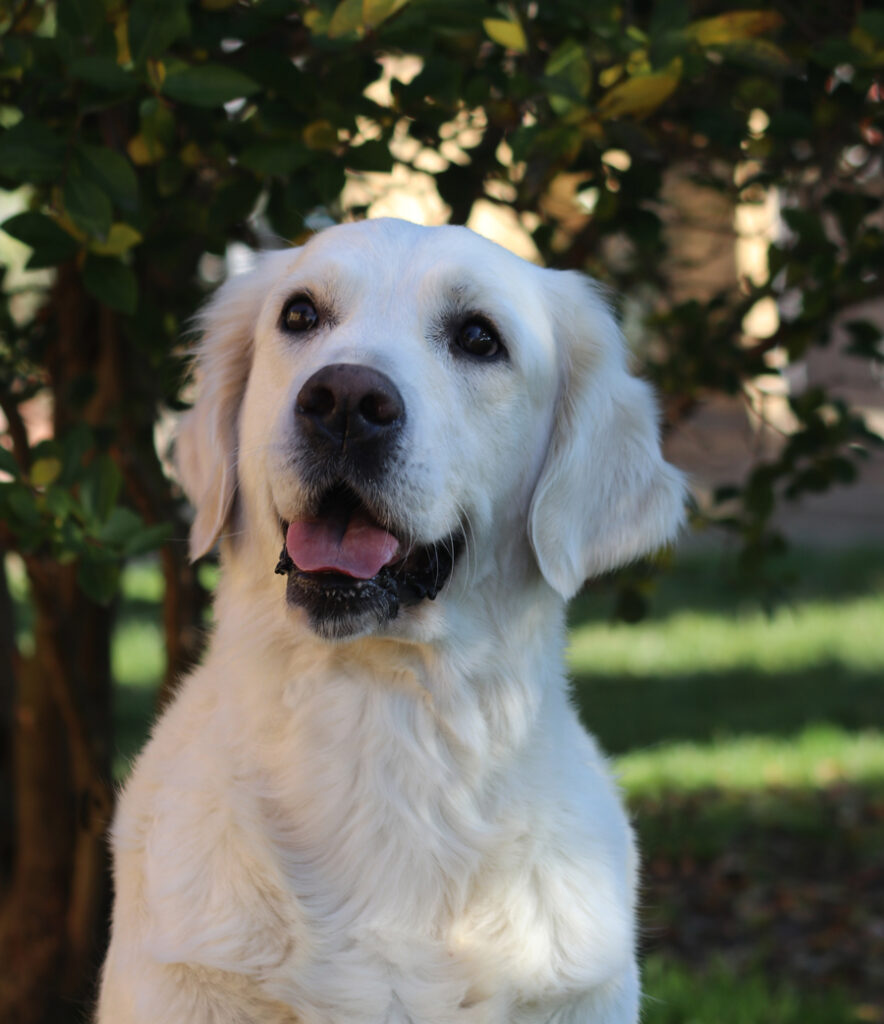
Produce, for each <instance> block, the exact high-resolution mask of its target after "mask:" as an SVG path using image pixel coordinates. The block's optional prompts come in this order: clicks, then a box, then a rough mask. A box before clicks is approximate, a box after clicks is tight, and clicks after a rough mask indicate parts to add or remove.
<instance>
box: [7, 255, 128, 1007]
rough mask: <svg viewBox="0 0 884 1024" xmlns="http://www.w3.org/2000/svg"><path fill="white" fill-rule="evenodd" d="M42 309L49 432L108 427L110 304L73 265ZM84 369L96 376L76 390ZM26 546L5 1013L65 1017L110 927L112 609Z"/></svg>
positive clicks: (113, 342) (116, 389)
mask: <svg viewBox="0 0 884 1024" xmlns="http://www.w3.org/2000/svg"><path fill="white" fill-rule="evenodd" d="M47 311H48V313H49V315H50V316H51V317H52V320H53V325H54V330H52V331H51V332H50V334H49V339H48V350H47V352H46V365H47V368H48V370H49V376H50V381H49V384H50V387H51V390H52V394H53V399H54V428H55V435H56V436H62V435H63V434H64V432H65V431H66V430H67V429H68V428H69V427H70V426H71V425H73V424H75V423H77V422H80V421H85V422H87V423H89V424H90V425H92V426H97V427H104V428H108V427H111V428H113V427H115V426H116V425H117V423H116V421H117V418H118V415H119V409H120V408H121V406H122V401H121V396H122V394H123V392H122V390H121V388H120V359H119V339H118V336H117V331H116V327H115V323H114V319H113V317H112V316H111V315H109V314H108V313H107V311H105V310H102V309H101V308H100V307H99V306H98V304H97V303H95V302H94V300H91V299H88V298H87V297H86V296H85V295H84V294H83V292H82V286H81V284H80V281H79V277H78V275H77V273H76V272H75V270H74V269H73V268H61V269H60V270H59V275H58V279H57V281H56V285H55V287H54V289H53V294H52V297H51V301H50V303H49V305H48V306H47ZM87 379H91V381H92V382H93V387H92V388H91V391H89V393H88V396H87V397H86V399H85V401H84V400H83V399H82V397H78V396H82V394H83V381H84V380H87ZM20 443H21V442H19V444H20ZM18 454H19V455H20V456H21V458H26V453H18ZM24 557H25V565H26V567H27V571H28V578H29V581H30V586H31V599H32V603H33V608H34V653H33V654H32V655H31V656H30V657H28V658H22V659H20V660H19V662H18V664H17V665H16V666H15V667H16V671H15V680H14V686H15V698H14V710H13V741H12V775H13V799H12V804H13V823H14V833H13V839H12V851H11V861H12V864H11V882H10V885H9V886H8V888H7V889H6V891H5V893H4V895H3V903H2V906H0V963H2V965H3V969H2V971H0V1020H2V1021H3V1022H4V1024H62V1022H65V1021H67V1020H70V1021H78V1022H79V1021H82V1020H83V1016H84V1007H85V1006H86V1005H88V1003H89V1002H90V1001H91V998H92V988H93V985H94V978H95V969H96V967H97V965H98V963H99V962H100V959H101V950H102V947H103V943H104V937H105V931H106V920H107V908H108V899H107V897H108V892H109V873H108V858H107V854H106V843H105V833H106V829H107V824H108V821H109V819H110V812H111V804H112V787H111V777H110V751H111V743H112V732H111V722H112V718H111V679H110V637H111V625H112V619H113V611H112V609H109V608H102V607H100V606H98V605H97V604H95V603H94V602H92V601H90V600H89V599H88V598H87V597H86V596H85V595H84V594H83V593H82V592H81V591H80V590H79V588H78V586H77V578H76V576H77V567H76V564H73V565H65V566H61V565H59V564H58V563H56V562H54V561H53V560H52V559H51V558H50V557H49V555H48V554H47V553H43V552H36V553H32V554H26V555H25V556H24Z"/></svg>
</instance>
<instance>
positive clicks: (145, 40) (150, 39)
mask: <svg viewBox="0 0 884 1024" xmlns="http://www.w3.org/2000/svg"><path fill="white" fill-rule="evenodd" d="M189 32H190V18H189V17H188V16H187V10H186V0H133V3H132V8H131V10H130V13H129V51H130V53H131V54H132V60H133V61H134V62H135V63H136V64H137V65H140V64H143V63H144V61H146V60H147V59H148V58H149V57H162V56H164V55H165V53H166V50H167V49H168V48H169V46H171V44H172V43H173V42H175V40H176V39H179V38H180V37H181V36H185V35H187V34H188V33H189Z"/></svg>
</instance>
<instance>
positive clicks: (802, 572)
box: [568, 546, 884, 626]
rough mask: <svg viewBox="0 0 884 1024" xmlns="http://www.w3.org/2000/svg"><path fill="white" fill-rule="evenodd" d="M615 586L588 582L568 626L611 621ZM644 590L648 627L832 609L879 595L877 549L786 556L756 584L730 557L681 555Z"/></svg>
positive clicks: (882, 575) (883, 556)
mask: <svg viewBox="0 0 884 1024" xmlns="http://www.w3.org/2000/svg"><path fill="white" fill-rule="evenodd" d="M630 572H631V571H630ZM617 581H618V576H617V574H614V575H612V576H609V577H604V578H602V579H600V580H595V581H590V582H589V583H588V584H587V585H586V587H585V588H584V589H583V591H582V592H581V593H580V594H579V595H578V596H577V597H576V598H575V599H574V601H573V602H572V603H571V606H570V608H569V615H568V621H569V623H570V625H571V626H579V625H583V624H585V623H588V622H606V621H609V620H611V618H612V616H613V611H614V603H615V597H616V593H617V586H618V583H617ZM647 582H648V588H647V589H648V595H647V596H648V605H649V616H648V621H655V622H659V621H662V620H665V619H666V618H668V617H669V616H670V615H675V614H678V613H679V612H683V611H696V610H703V611H707V612H716V611H717V612H722V613H724V614H727V615H735V614H736V613H737V612H738V611H740V610H743V609H747V608H748V609H758V608H764V609H766V610H770V609H772V608H774V607H779V606H786V607H788V606H789V605H791V604H795V603H798V602H801V601H817V600H821V601H840V600H846V599H850V598H856V597H862V596H864V595H868V594H875V593H878V594H881V593H884V549H882V547H880V546H870V547H856V548H843V549H840V548H839V549H832V550H825V549H823V550H820V549H812V550H811V549H805V548H794V549H792V550H790V551H789V552H788V553H787V554H785V555H783V556H781V557H779V558H776V559H771V560H770V562H769V563H767V565H766V566H765V580H764V581H762V580H759V579H758V578H753V577H747V576H745V575H742V574H741V573H740V572H739V570H738V568H737V565H736V562H735V559H734V557H733V555H732V554H730V553H716V552H714V551H706V552H697V553H690V554H687V553H683V554H679V555H678V556H677V558H676V559H675V561H674V562H673V564H672V565H671V566H670V567H669V568H666V569H662V570H661V571H659V572H656V573H649V574H648V576H647Z"/></svg>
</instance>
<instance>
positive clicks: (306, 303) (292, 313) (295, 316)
mask: <svg viewBox="0 0 884 1024" xmlns="http://www.w3.org/2000/svg"><path fill="white" fill-rule="evenodd" d="M280 323H281V326H282V329H283V330H284V331H291V332H292V333H300V332H302V331H312V330H313V328H314V327H315V326H316V325H317V324H318V323H319V314H318V313H317V312H316V307H315V306H314V305H313V303H312V302H311V301H310V299H308V298H307V296H306V295H296V296H295V297H294V298H293V299H289V301H288V302H287V303H286V304H285V306H284V307H283V310H282V317H281V320H280Z"/></svg>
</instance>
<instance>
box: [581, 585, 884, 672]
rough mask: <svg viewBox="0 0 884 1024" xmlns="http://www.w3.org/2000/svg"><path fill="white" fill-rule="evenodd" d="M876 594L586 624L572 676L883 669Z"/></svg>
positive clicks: (883, 615)
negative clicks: (822, 667) (659, 619)
mask: <svg viewBox="0 0 884 1024" xmlns="http://www.w3.org/2000/svg"><path fill="white" fill-rule="evenodd" d="M882 622H884V593H881V594H878V595H869V596H866V597H856V598H853V599H848V600H844V599H841V600H839V601H837V603H836V602H834V601H822V600H813V601H805V602H801V603H796V604H792V605H784V606H783V607H780V608H778V609H777V610H776V611H775V612H773V613H772V614H770V615H768V614H766V613H765V612H764V611H762V610H761V609H756V610H753V611H748V612H742V613H741V612H739V611H737V612H734V611H731V612H730V613H728V614H723V613H722V612H719V611H705V610H702V609H697V610H690V611H688V610H685V611H679V612H676V613H675V614H672V615H670V616H669V617H668V618H667V619H666V620H665V621H663V622H655V621H648V622H644V623H641V624H640V625H638V626H632V625H628V624H626V623H609V622H604V623H592V624H588V625H585V626H581V627H579V628H577V629H575V630H574V631H573V632H572V634H571V643H570V647H569V655H568V659H569V664H570V666H571V669H572V671H573V672H575V673H578V674H580V673H598V674H601V675H606V674H609V673H611V672H617V673H618V674H620V675H624V676H634V675H649V674H652V675H658V676H662V677H670V676H677V675H681V674H683V673H696V672H701V671H707V672H708V671H717V670H732V669H734V668H737V667H743V666H745V667H747V668H751V669H753V670H754V671H758V672H765V673H777V672H784V671H795V670H797V669H800V668H805V667H807V668H811V667H813V666H817V665H820V664H821V663H830V664H838V665H843V666H844V667H846V668H851V669H859V670H872V669H874V668H879V669H882V670H884V640H882V636H881V623H882Z"/></svg>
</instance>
